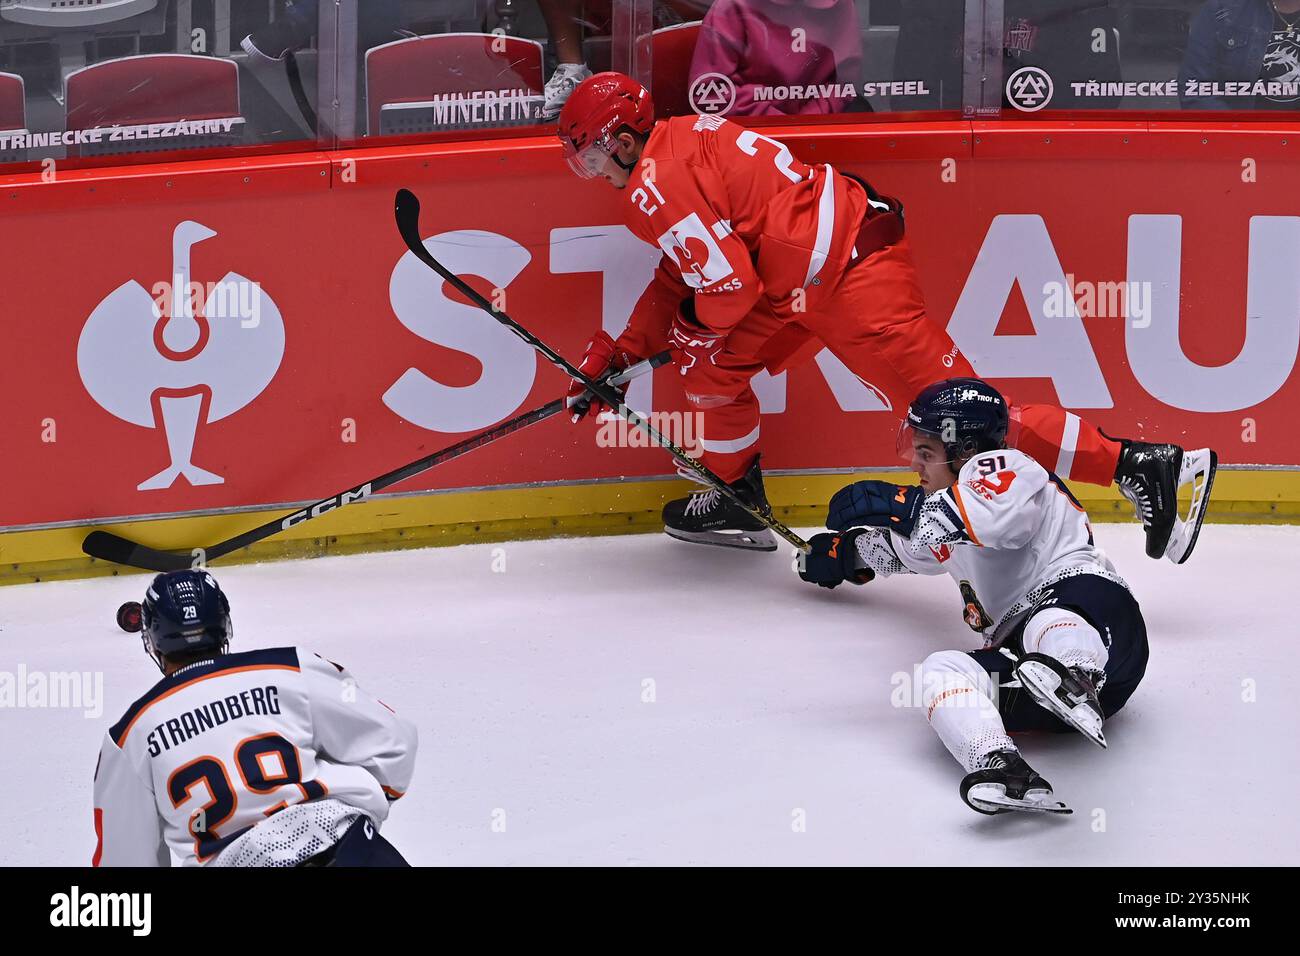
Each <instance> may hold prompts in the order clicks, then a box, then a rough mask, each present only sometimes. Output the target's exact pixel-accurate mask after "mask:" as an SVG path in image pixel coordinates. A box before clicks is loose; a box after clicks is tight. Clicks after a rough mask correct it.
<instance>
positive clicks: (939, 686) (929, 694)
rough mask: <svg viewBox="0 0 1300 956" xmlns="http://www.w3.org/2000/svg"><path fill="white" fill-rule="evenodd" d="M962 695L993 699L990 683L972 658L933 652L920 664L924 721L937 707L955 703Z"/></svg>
mask: <svg viewBox="0 0 1300 956" xmlns="http://www.w3.org/2000/svg"><path fill="white" fill-rule="evenodd" d="M962 695H978V697H980V698H982V699H984V700H987V699H990V698H992V697H993V679H992V678H991V677H989V674H988V671H986V670H984V668H982V667H980V665H979V664H978V663H977V662H976V661H975V659H974V658H972V657H971V656H970V655H969V654H967V653H965V652H964V651H935V652H934V653H933V654H931V655H930V656H929V657H927V658H926V659H925V660H924V661H922V662H921V702H922V704H923V705H924V707H925V710H926V716H927V717H928V716H929V715H930V713H931V712H932V711H933V709H934V707H935V706H936V705H937V704H940V703H943V702H945V701H949V700H953V701H954V702H955V698H957V697H959V696H962ZM981 702H982V701H979V702H976V701H972V702H971V705H972V706H975V705H976V703H981Z"/></svg>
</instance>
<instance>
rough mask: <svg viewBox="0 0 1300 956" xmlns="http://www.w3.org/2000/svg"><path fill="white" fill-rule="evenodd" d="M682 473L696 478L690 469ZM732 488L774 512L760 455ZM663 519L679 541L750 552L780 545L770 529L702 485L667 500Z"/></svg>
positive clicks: (725, 498) (752, 504)
mask: <svg viewBox="0 0 1300 956" xmlns="http://www.w3.org/2000/svg"><path fill="white" fill-rule="evenodd" d="M682 474H684V475H685V476H686V477H691V478H693V477H694V475H692V474H691V473H690V472H682ZM730 487H731V488H732V489H734V490H735V491H736V493H737V494H738V495H739V496H740V497H741V498H742V499H743V500H744V501H745V502H747V503H748V504H750V505H751V506H753V507H755V508H757V509H758V510H759V511H761V512H763V513H765V514H769V515H770V514H771V513H772V507H771V505H769V504H768V503H767V493H766V492H765V491H764V490H763V472H762V470H761V469H760V468H759V466H758V456H755V457H754V462H753V464H751V465H750V466H749V470H748V471H747V472H745V475H744V477H743V478H741V479H740V480H739V481H737V482H734V483H733V484H732V485H731V486H730ZM663 518H664V533H665V534H667V535H668V536H669V537H673V538H677V539H678V540H679V541H690V542H692V543H694V544H712V545H717V546H720V547H724V548H742V549H744V550H748V551H775V550H776V547H777V545H776V536H775V535H774V534H772V531H771V529H769V528H768V527H767V526H766V525H764V524H763V523H762V522H761V521H759V520H758V519H757V518H755V517H754V516H753V515H751V514H750V513H749V512H748V511H745V510H744V509H743V508H741V507H739V506H738V505H736V503H735V502H733V501H732V500H731V499H730V498H728V497H726V496H725V495H723V494H722V492H720V491H718V490H717V489H716V488H702V489H700V490H699V491H692V492H691V493H690V494H689V495H688V496H687V497H685V498H678V499H676V500H675V501H670V502H668V504H666V505H664V513H663Z"/></svg>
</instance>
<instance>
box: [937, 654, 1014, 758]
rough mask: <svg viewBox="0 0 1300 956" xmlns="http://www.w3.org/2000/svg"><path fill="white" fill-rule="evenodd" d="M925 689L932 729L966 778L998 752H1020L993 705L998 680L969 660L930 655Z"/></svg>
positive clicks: (961, 657)
mask: <svg viewBox="0 0 1300 956" xmlns="http://www.w3.org/2000/svg"><path fill="white" fill-rule="evenodd" d="M921 688H922V693H921V702H922V704H923V706H924V707H925V713H926V718H927V719H928V720H929V721H930V726H931V727H933V728H934V732H935V733H937V734H938V735H939V739H940V740H942V741H943V745H944V746H945V747H947V748H948V752H949V753H950V754H952V755H953V757H954V758H955V759H956V761H957V762H958V763H959V764H961V765H962V767H963V768H964V769H965V770H966V772H967V773H970V772H972V771H974V770H977V769H979V768H980V766H981V765H982V764H981V761H982V760H983V759H984V757H986V756H987V755H988V754H990V753H992V752H993V751H995V750H1015V749H1016V746H1015V744H1013V743H1012V742H1011V738H1010V737H1008V736H1007V731H1006V728H1005V727H1004V726H1003V724H1002V715H1001V714H999V713H998V708H997V705H996V704H995V703H994V702H993V700H994V695H995V694H996V691H995V690H994V687H993V679H992V678H991V677H989V675H988V672H987V671H985V670H984V668H982V667H980V666H979V664H977V663H976V662H975V659H974V658H972V657H971V656H970V655H969V654H963V653H962V652H961V651H937V652H935V653H934V654H931V655H930V656H929V657H927V658H926V659H925V661H924V662H922V664H921Z"/></svg>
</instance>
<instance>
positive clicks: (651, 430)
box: [394, 189, 811, 554]
mask: <svg viewBox="0 0 1300 956" xmlns="http://www.w3.org/2000/svg"><path fill="white" fill-rule="evenodd" d="M394 203H395V206H394V212H395V215H396V218H397V231H398V232H400V233H401V235H402V241H403V242H405V243H406V248H408V249H410V250H411V253H412V254H413V255H414V256H415V257H416V258H417V259H419V260H420V261H421V262H423V263H424V264H425V265H426V266H428V267H429V268H430V269H432V270H433V271H434V272H436V273H438V275H440V276H442V277H443V278H444V279H445V280H446V281H448V282H450V283H451V284H452V286H453V287H455V288H456V290H457V291H459V292H460V294H461V295H463V296H465V297H466V298H467V299H469V300H470V301H471V302H473V303H474V304H475V305H477V306H478V307H479V308H480V309H482V310H483V311H484V312H486V313H487V314H488V315H490V316H492V318H494V319H496V320H497V321H498V322H500V323H501V324H502V325H504V326H505V327H506V328H508V329H509V330H510V331H511V332H513V333H514V334H515V335H516V336H518V337H519V338H520V339H522V340H523V341H524V342H526V343H527V344H528V345H530V346H532V347H533V349H534V350H536V351H537V352H538V353H539V354H540V355H541V356H542V357H543V358H545V359H546V360H547V361H548V362H550V363H551V364H552V365H554V366H555V367H556V368H558V369H559V370H560V371H562V372H563V373H564V374H565V375H567V376H569V377H570V378H572V379H573V380H575V381H577V382H579V383H581V384H582V386H583V387H584V388H586V389H587V391H589V392H591V394H592V395H594V396H596V397H597V398H598V399H600V400H601V401H602V402H604V403H605V404H606V405H608V406H609V407H610V408H611V409H616V410H617V412H618V414H619V415H620V416H621V417H622V418H623V419H624V420H625V421H626V422H627V423H628V424H629V425H633V426H635V427H637V428H640V429H641V430H642V431H644V432H645V433H646V434H647V435H649V436H650V439H651V441H653V442H654V443H655V444H656V445H658V446H659V447H660V448H663V449H664V450H665V451H666V452H668V453H669V454H670V455H672V456H673V458H675V459H676V460H677V462H678V464H680V465H682V466H683V467H684V468H686V469H688V470H690V471H691V472H692V473H694V474H695V475H696V476H697V477H698V478H699V480H700V482H701V484H705V485H708V486H709V487H710V488H713V489H714V490H716V491H718V492H720V493H721V494H723V495H725V496H726V497H727V498H728V499H730V500H731V501H733V502H735V504H737V505H738V506H740V507H741V508H743V509H744V510H745V512H746V513H747V514H749V515H750V516H752V517H753V518H754V519H755V520H757V521H760V522H762V523H763V525H764V526H765V527H767V528H770V529H771V530H772V531H775V532H776V533H777V534H779V535H780V536H781V537H782V538H784V539H785V540H786V541H788V542H789V543H790V544H792V545H794V546H795V547H796V548H798V549H799V550H800V551H802V552H803V553H805V554H807V553H808V552H809V551H810V550H811V549H810V547H809V545H808V542H807V541H805V540H804V539H803V538H801V537H799V536H798V535H797V534H795V533H794V532H793V531H791V530H790V529H789V528H787V527H786V526H785V525H784V524H782V523H781V522H780V521H778V520H777V518H776V517H775V516H774V515H773V514H772V513H771V511H770V510H768V511H764V510H760V509H758V508H755V507H754V506H753V505H751V504H750V503H749V502H747V501H745V500H744V499H743V498H741V497H740V495H738V494H737V493H736V491H735V489H733V488H732V487H731V486H730V485H728V484H727V483H726V482H725V481H723V480H722V479H721V478H719V477H718V476H717V475H715V474H714V473H713V472H712V471H710V470H709V469H708V468H706V467H704V465H702V464H700V463H699V462H698V461H696V460H695V459H694V458H692V457H691V456H690V455H688V454H686V452H684V451H683V450H682V449H680V448H678V447H677V446H676V445H674V444H673V443H672V442H671V441H669V440H668V439H667V438H666V437H664V436H663V435H661V434H660V433H659V432H658V430H657V429H655V427H654V426H653V425H651V424H650V422H648V421H647V420H646V419H645V418H644V417H643V416H642V415H640V414H639V413H637V412H636V411H634V410H632V409H630V408H628V407H627V405H626V404H625V403H623V402H621V401H619V396H618V395H617V394H616V393H615V392H614V390H613V389H611V388H609V386H608V385H606V384H605V383H603V382H597V381H593V380H592V379H590V378H588V377H587V376H586V375H584V374H583V373H582V372H580V371H579V370H578V369H577V368H575V367H574V366H572V365H570V364H569V363H568V362H567V361H566V360H565V359H564V357H563V356H562V355H560V354H559V353H558V352H556V351H555V350H554V349H553V348H551V347H550V346H549V345H547V344H546V343H545V342H543V341H542V340H541V339H539V338H538V337H537V336H535V335H533V333H531V332H529V331H528V330H527V329H526V328H524V327H523V326H522V325H520V324H519V323H518V322H516V321H515V320H514V319H512V318H510V316H508V315H506V314H505V312H503V311H501V310H500V309H498V308H495V307H494V306H493V305H492V304H491V303H490V302H488V300H487V299H485V298H483V297H482V296H481V295H479V294H478V293H477V292H475V291H474V289H473V288H472V287H470V286H469V285H468V284H467V283H466V282H465V281H464V280H463V279H461V278H460V276H458V275H456V274H455V273H454V272H452V271H451V270H450V269H448V268H447V267H446V266H444V265H443V264H442V263H441V262H439V261H438V260H437V259H435V258H434V257H433V256H432V255H431V254H430V253H429V250H428V249H426V248H425V247H424V240H423V239H422V238H421V237H420V200H419V199H418V198H416V195H415V193H413V192H411V191H410V190H409V189H399V190H398V191H397V197H396V199H395V200H394Z"/></svg>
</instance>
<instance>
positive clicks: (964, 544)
mask: <svg viewBox="0 0 1300 956" xmlns="http://www.w3.org/2000/svg"><path fill="white" fill-rule="evenodd" d="M857 548H858V562H857V563H858V565H859V566H860V567H870V568H871V569H872V570H873V571H875V572H876V574H877V575H880V576H888V575H890V574H897V573H900V572H901V573H908V572H911V573H915V574H949V575H951V576H952V578H953V580H955V581H957V583H958V585H959V587H960V588H961V592H962V599H963V603H964V604H965V618H966V623H967V624H969V625H970V626H971V627H972V628H974V629H975V630H977V631H980V632H982V633H983V634H984V635H985V637H986V639H987V642H988V643H990V644H992V643H996V642H997V641H998V640H1000V639H1001V638H1002V637H1004V636H1005V634H1006V632H1007V631H1008V630H1009V629H1010V625H1012V624H1013V623H1014V622H1015V621H1016V620H1017V619H1018V617H1019V615H1020V613H1021V612H1023V611H1025V610H1028V609H1029V607H1030V606H1031V604H1032V603H1033V600H1034V598H1035V597H1036V595H1037V592H1038V591H1039V590H1041V589H1042V587H1043V586H1044V585H1046V584H1049V583H1052V582H1054V581H1057V580H1060V579H1061V578H1063V577H1067V576H1069V575H1071V574H1079V573H1082V572H1087V573H1094V574H1100V575H1102V576H1104V577H1107V578H1109V579H1110V580H1113V581H1116V582H1117V583H1119V584H1122V585H1124V586H1125V587H1127V585H1125V584H1124V581H1123V580H1122V579H1121V578H1120V577H1119V576H1118V575H1117V574H1116V573H1115V569H1114V567H1113V566H1112V565H1111V563H1110V561H1109V559H1107V557H1106V555H1105V553H1104V552H1102V551H1101V549H1100V548H1098V547H1097V546H1096V545H1094V544H1093V540H1092V527H1091V526H1090V525H1089V524H1088V515H1087V513H1086V512H1085V511H1084V510H1083V507H1082V506H1081V505H1080V504H1079V502H1078V500H1077V499H1076V498H1075V497H1074V495H1072V494H1071V493H1070V491H1069V489H1068V488H1066V487H1065V484H1064V483H1063V482H1062V481H1061V480H1060V479H1059V478H1057V477H1056V475H1054V474H1052V473H1051V472H1048V471H1047V470H1045V469H1044V468H1043V466H1042V465H1040V464H1038V462H1036V461H1034V460H1033V459H1032V458H1030V457H1029V456H1028V455H1026V454H1024V453H1023V452H1020V451H1016V450H1015V449H1011V448H999V449H997V450H995V451H991V452H988V453H986V454H983V455H980V456H979V457H978V458H974V459H972V460H970V461H968V462H967V463H966V464H965V465H964V466H963V467H962V469H961V472H960V473H959V474H958V476H957V481H956V483H955V484H953V485H952V487H950V488H946V489H944V490H943V491H941V492H936V493H934V494H930V495H927V496H926V498H925V501H924V503H923V504H922V506H921V511H920V515H919V517H918V518H917V521H916V525H915V527H914V528H913V529H912V534H911V536H910V538H905V537H903V536H902V535H900V534H898V533H897V532H894V531H887V530H885V529H869V533H868V534H865V535H862V536H860V537H859V538H858V539H857Z"/></svg>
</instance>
